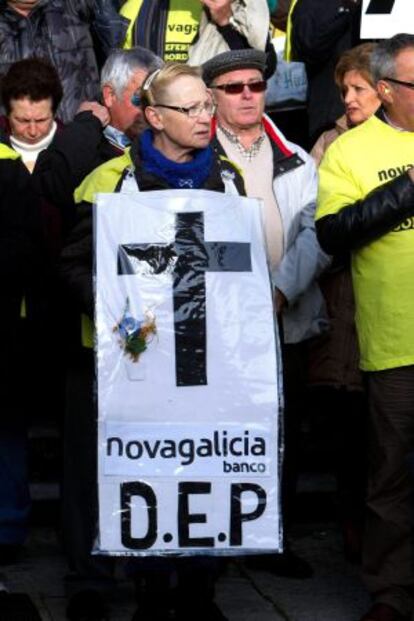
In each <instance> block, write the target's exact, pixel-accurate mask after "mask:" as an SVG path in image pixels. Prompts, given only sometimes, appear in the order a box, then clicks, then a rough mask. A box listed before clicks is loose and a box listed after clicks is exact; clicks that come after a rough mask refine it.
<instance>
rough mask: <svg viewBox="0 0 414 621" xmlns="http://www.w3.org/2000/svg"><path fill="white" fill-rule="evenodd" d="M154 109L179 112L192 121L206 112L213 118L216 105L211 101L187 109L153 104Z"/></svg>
mask: <svg viewBox="0 0 414 621" xmlns="http://www.w3.org/2000/svg"><path fill="white" fill-rule="evenodd" d="M153 107H154V108H168V110H175V111H176V112H181V113H182V114H186V115H187V116H188V117H190V119H194V118H195V117H197V116H201V115H202V114H203V112H207V114H208V115H209V116H214V114H215V112H216V104H214V103H213V102H212V101H206V102H204V103H199V104H195V105H194V106H189V107H188V108H183V107H182V106H168V105H167V104H153Z"/></svg>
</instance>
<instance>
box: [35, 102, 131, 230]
mask: <svg viewBox="0 0 414 621" xmlns="http://www.w3.org/2000/svg"><path fill="white" fill-rule="evenodd" d="M121 154H122V151H120V150H119V149H117V148H116V147H114V146H113V145H111V144H110V143H109V142H108V141H107V139H106V138H105V136H104V134H103V130H102V125H101V122H100V121H99V119H97V118H96V117H95V116H94V115H93V114H92V112H81V113H79V114H77V115H76V117H75V119H74V120H73V121H72V123H70V124H69V125H67V126H66V127H65V128H64V129H63V130H62V131H60V132H59V133H57V134H56V135H55V137H54V139H53V142H52V144H51V145H50V146H49V147H48V148H47V149H45V150H44V151H42V152H41V153H40V154H39V156H38V159H37V162H36V166H35V169H34V171H33V177H34V183H35V184H36V187H37V189H38V191H39V194H40V195H41V196H43V197H44V198H45V199H46V200H47V201H48V202H50V203H51V204H53V205H55V206H56V208H57V209H58V210H59V212H60V213H61V215H62V220H63V233H64V235H65V234H67V232H68V231H69V230H70V229H71V227H72V226H73V224H74V222H75V203H74V200H73V193H74V191H75V190H76V188H77V187H78V185H80V183H81V182H82V181H83V179H84V178H85V177H86V176H87V175H89V173H91V172H92V171H93V170H94V169H95V168H97V167H98V166H100V165H101V164H103V163H104V162H107V161H108V160H110V159H112V158H113V157H117V156H118V155H121Z"/></svg>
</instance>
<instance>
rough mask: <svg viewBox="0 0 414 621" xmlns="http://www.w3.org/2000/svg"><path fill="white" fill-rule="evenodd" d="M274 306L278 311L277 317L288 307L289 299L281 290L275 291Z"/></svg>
mask: <svg viewBox="0 0 414 621" xmlns="http://www.w3.org/2000/svg"><path fill="white" fill-rule="evenodd" d="M273 306H274V309H275V311H276V315H280V314H281V312H282V311H283V309H284V308H285V307H286V306H287V299H286V297H285V296H284V294H283V293H282V292H281V290H280V289H275V293H274V296H273Z"/></svg>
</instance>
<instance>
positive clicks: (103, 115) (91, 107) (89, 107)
mask: <svg viewBox="0 0 414 621" xmlns="http://www.w3.org/2000/svg"><path fill="white" fill-rule="evenodd" d="M79 112H92V114H93V115H94V116H96V118H97V119H99V120H100V122H101V125H102V127H106V126H107V125H108V124H109V121H110V120H111V117H110V116H109V112H108V108H106V107H105V106H102V105H101V104H100V103H98V102H97V101H83V102H82V103H81V105H80V106H79V108H78V112H77V113H79Z"/></svg>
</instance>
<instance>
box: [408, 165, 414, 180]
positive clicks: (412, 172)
mask: <svg viewBox="0 0 414 621" xmlns="http://www.w3.org/2000/svg"><path fill="white" fill-rule="evenodd" d="M408 176H409V177H410V179H411V181H412V183H414V168H410V170H409V171H408Z"/></svg>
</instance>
